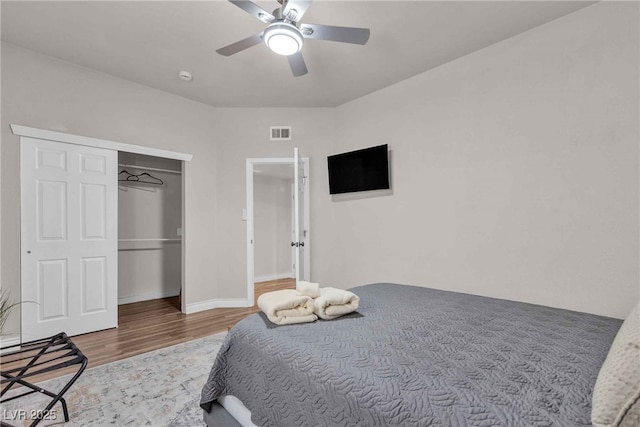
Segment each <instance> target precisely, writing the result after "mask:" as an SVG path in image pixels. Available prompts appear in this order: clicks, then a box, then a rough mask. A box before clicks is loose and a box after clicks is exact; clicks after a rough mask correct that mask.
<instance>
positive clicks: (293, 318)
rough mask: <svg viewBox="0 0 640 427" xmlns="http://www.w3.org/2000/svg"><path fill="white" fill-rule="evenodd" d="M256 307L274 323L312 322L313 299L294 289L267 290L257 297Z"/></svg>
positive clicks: (313, 319)
mask: <svg viewBox="0 0 640 427" xmlns="http://www.w3.org/2000/svg"><path fill="white" fill-rule="evenodd" d="M258 307H260V310H262V311H263V312H264V314H266V315H267V317H268V318H269V320H270V321H271V322H273V323H275V324H276V325H290V324H293V323H305V322H314V321H316V320H318V318H317V317H316V315H315V314H313V299H311V298H310V297H308V296H304V295H298V292H297V291H296V290H294V289H283V290H280V291H273V292H267V293H264V294H262V295H260V296H259V297H258Z"/></svg>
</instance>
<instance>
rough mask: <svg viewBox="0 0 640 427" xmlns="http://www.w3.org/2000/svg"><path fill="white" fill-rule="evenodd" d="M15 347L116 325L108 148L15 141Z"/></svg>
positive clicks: (112, 174)
mask: <svg viewBox="0 0 640 427" xmlns="http://www.w3.org/2000/svg"><path fill="white" fill-rule="evenodd" d="M20 150H21V157H20V158H21V185H22V187H21V195H22V226H21V227H22V230H21V235H22V248H21V249H22V256H21V258H22V261H21V262H22V266H21V268H22V283H21V289H22V295H21V298H20V299H21V301H23V304H22V305H21V307H20V309H21V312H22V341H23V342H25V341H30V340H33V339H38V338H43V337H47V336H51V335H54V334H56V333H58V332H66V333H67V335H77V334H82V333H86V332H91V331H97V330H100V329H108V328H113V327H116V326H117V323H118V306H117V291H118V282H117V280H118V267H117V262H118V252H117V251H118V206H117V202H118V194H117V191H118V187H117V163H118V162H117V160H118V156H117V155H118V153H117V151H114V150H106V149H101V148H94V147H86V146H82V145H74V144H65V143H60V142H53V141H45V140H40V139H35V138H27V137H21V138H20Z"/></svg>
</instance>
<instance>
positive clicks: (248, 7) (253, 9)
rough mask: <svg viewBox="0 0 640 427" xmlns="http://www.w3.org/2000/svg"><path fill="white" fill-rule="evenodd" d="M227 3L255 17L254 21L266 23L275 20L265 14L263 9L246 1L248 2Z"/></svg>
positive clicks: (232, 1) (239, 0) (232, 0)
mask: <svg viewBox="0 0 640 427" xmlns="http://www.w3.org/2000/svg"><path fill="white" fill-rule="evenodd" d="M229 1H230V2H231V3H233V4H235V5H236V6H238V7H239V8H240V9H242V10H244V11H245V12H247V13H248V14H249V15H252V16H253V17H255V18H256V19H259V20H260V21H262V22H265V23H268V22H271V21H273V20H274V19H275V17H274V16H273V15H272V14H270V13H269V12H267V11H266V10H264V9H263V8H261V7H260V6H258V5H257V4H255V3H254V2H252V1H248V0H229Z"/></svg>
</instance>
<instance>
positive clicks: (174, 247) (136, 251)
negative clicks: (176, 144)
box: [118, 152, 182, 310]
mask: <svg viewBox="0 0 640 427" xmlns="http://www.w3.org/2000/svg"><path fill="white" fill-rule="evenodd" d="M181 283H182V162H181V161H179V160H172V159H165V158H160V157H153V156H146V155H140V154H133V153H125V152H119V153H118V304H119V305H120V304H128V303H133V302H139V301H147V300H152V299H159V298H167V297H174V296H179V295H180V292H181ZM176 308H177V309H178V310H180V301H179V299H178V301H177V302H176Z"/></svg>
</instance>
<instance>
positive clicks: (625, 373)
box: [591, 304, 640, 427]
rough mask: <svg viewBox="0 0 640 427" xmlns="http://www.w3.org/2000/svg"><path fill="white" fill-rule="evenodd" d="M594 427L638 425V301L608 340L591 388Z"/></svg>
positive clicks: (639, 338) (639, 322)
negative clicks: (602, 360)
mask: <svg viewBox="0 0 640 427" xmlns="http://www.w3.org/2000/svg"><path fill="white" fill-rule="evenodd" d="M591 422H592V423H593V425H594V427H637V426H640V304H638V305H637V306H636V307H635V308H634V309H633V311H632V312H631V314H630V315H629V317H627V319H626V320H625V321H624V323H623V324H622V327H620V330H619V331H618V334H617V335H616V338H615V339H614V340H613V344H611V349H609V354H608V355H607V359H606V360H605V361H604V364H603V365H602V368H601V369H600V373H599V374H598V379H597V380H596V385H595V387H594V388H593V402H592V409H591Z"/></svg>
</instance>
